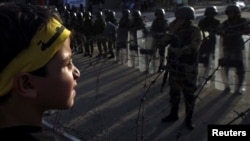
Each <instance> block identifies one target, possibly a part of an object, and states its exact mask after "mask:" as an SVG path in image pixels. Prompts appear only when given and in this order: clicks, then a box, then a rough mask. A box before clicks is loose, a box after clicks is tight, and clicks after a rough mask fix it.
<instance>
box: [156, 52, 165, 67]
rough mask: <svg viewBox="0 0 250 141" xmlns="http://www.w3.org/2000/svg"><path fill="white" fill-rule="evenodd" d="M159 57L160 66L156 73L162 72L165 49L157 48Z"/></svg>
mask: <svg viewBox="0 0 250 141" xmlns="http://www.w3.org/2000/svg"><path fill="white" fill-rule="evenodd" d="M158 51H159V56H160V62H159V63H160V64H159V69H158V72H161V71H163V70H164V59H165V47H159V48H158Z"/></svg>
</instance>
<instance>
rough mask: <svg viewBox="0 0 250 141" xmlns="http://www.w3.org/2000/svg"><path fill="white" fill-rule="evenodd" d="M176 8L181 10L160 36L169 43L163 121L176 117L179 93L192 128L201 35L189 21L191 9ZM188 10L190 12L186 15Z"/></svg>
mask: <svg viewBox="0 0 250 141" xmlns="http://www.w3.org/2000/svg"><path fill="white" fill-rule="evenodd" d="M179 10H181V11H178V10H177V11H176V19H175V20H174V21H173V22H171V23H170V25H169V32H170V33H169V34H168V35H166V36H165V37H163V41H164V42H165V44H166V43H169V44H170V47H169V48H168V55H167V62H168V71H169V85H170V103H171V111H170V114H169V115H168V116H167V117H165V118H163V119H162V121H163V122H168V121H174V120H177V119H178V109H179V103H180V98H181V93H182V94H183V95H184V98H185V100H184V102H185V110H186V118H185V122H186V125H187V127H188V128H189V129H193V128H194V126H193V123H192V116H193V112H194V105H195V95H194V93H195V91H196V82H197V75H198V59H199V47H200V44H201V41H202V35H201V31H200V29H199V28H197V27H195V26H194V25H193V24H192V21H190V20H191V19H194V9H193V8H192V7H189V6H184V7H183V9H179ZM182 10H183V11H182ZM179 12H180V13H179ZM188 12H189V13H190V15H188V14H189V13H188ZM179 14H180V15H179ZM183 14H184V15H183ZM185 14H187V15H185Z"/></svg>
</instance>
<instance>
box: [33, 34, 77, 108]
mask: <svg viewBox="0 0 250 141" xmlns="http://www.w3.org/2000/svg"><path fill="white" fill-rule="evenodd" d="M47 70H48V75H47V76H46V77H38V76H35V77H36V78H35V86H36V91H37V102H39V105H41V106H42V107H41V108H43V109H45V110H47V109H66V108H70V107H72V106H73V104H74V97H75V95H76V92H75V87H76V85H77V83H76V79H77V78H79V77H80V72H79V70H78V69H77V68H76V67H75V66H74V64H73V63H72V51H71V48H70V39H69V38H68V39H66V40H65V42H64V43H63V47H62V48H61V49H60V50H59V51H58V52H57V53H56V54H55V56H54V57H53V58H52V59H51V60H50V61H49V63H48V64H47Z"/></svg>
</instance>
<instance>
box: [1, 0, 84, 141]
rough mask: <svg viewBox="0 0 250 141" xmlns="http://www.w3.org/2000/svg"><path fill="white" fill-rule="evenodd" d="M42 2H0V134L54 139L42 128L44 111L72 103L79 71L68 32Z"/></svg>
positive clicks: (23, 138) (69, 105)
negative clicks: (30, 3)
mask: <svg viewBox="0 0 250 141" xmlns="http://www.w3.org/2000/svg"><path fill="white" fill-rule="evenodd" d="M61 22H62V21H61V20H60V17H59V16H58V14H57V13H53V12H51V11H50V10H49V9H46V8H45V7H41V6H32V5H21V4H13V3H2V4H0V24H1V27H0V31H1V37H0V44H1V47H0V55H1V56H2V57H3V58H5V59H1V63H0V136H1V138H2V139H6V140H16V139H18V140H22V141H27V140H29V141H33V140H34V141H35V140H46V141H50V140H55V139H54V138H53V137H50V136H46V134H44V132H43V130H42V117H43V113H44V111H47V110H50V109H67V108H70V107H72V106H73V104H74V97H75V95H76V92H75V87H76V85H77V82H76V79H77V78H79V77H80V72H79V70H78V69H77V68H76V67H75V66H74V64H73V63H72V51H71V48H70V34H71V32H70V31H69V30H68V29H66V28H65V27H64V26H63V25H62V24H61Z"/></svg>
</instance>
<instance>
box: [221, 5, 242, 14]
mask: <svg viewBox="0 0 250 141" xmlns="http://www.w3.org/2000/svg"><path fill="white" fill-rule="evenodd" d="M229 12H234V13H235V14H240V13H241V9H240V7H239V6H237V5H235V4H231V5H228V6H227V8H226V10H225V13H226V14H227V15H228V14H229Z"/></svg>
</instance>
